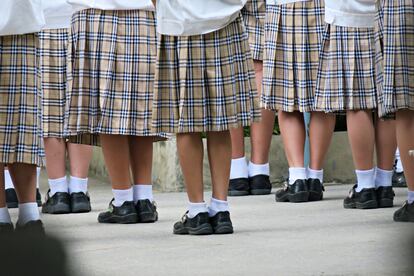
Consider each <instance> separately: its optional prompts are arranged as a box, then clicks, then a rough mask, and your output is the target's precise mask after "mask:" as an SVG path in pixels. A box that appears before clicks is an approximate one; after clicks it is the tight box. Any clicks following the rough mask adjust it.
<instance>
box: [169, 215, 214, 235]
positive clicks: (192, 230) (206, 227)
mask: <svg viewBox="0 0 414 276" xmlns="http://www.w3.org/2000/svg"><path fill="white" fill-rule="evenodd" d="M187 214H188V211H187V212H186V213H185V214H184V216H183V217H182V219H181V221H178V222H176V223H175V224H174V231H173V233H174V234H176V235H188V234H190V235H211V234H213V227H212V226H211V224H210V218H209V216H208V212H204V213H199V214H198V215H197V216H195V217H193V218H189V217H188V216H187Z"/></svg>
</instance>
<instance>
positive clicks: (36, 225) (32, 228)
mask: <svg viewBox="0 0 414 276" xmlns="http://www.w3.org/2000/svg"><path fill="white" fill-rule="evenodd" d="M16 234H23V235H36V236H45V235H46V233H45V228H44V227H43V223H42V221H41V220H32V221H29V222H27V223H26V224H24V225H20V224H19V222H17V223H16Z"/></svg>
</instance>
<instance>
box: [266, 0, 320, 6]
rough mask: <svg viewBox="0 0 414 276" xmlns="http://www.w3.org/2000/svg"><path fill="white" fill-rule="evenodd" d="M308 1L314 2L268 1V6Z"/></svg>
mask: <svg viewBox="0 0 414 276" xmlns="http://www.w3.org/2000/svg"><path fill="white" fill-rule="evenodd" d="M306 1H312V0H266V4H268V5H283V4H289V3H295V2H306Z"/></svg>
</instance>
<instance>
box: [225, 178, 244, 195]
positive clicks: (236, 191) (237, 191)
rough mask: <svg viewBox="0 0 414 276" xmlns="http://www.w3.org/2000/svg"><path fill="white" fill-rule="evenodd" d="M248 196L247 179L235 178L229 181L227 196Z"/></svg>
mask: <svg viewBox="0 0 414 276" xmlns="http://www.w3.org/2000/svg"><path fill="white" fill-rule="evenodd" d="M246 195H249V179H248V178H236V179H230V182H229V196H246Z"/></svg>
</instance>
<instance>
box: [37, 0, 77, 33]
mask: <svg viewBox="0 0 414 276" xmlns="http://www.w3.org/2000/svg"><path fill="white" fill-rule="evenodd" d="M42 5H43V12H44V15H45V19H46V25H45V26H44V27H43V29H61V28H69V27H70V22H71V18H72V7H71V5H69V4H68V3H66V0H42Z"/></svg>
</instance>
